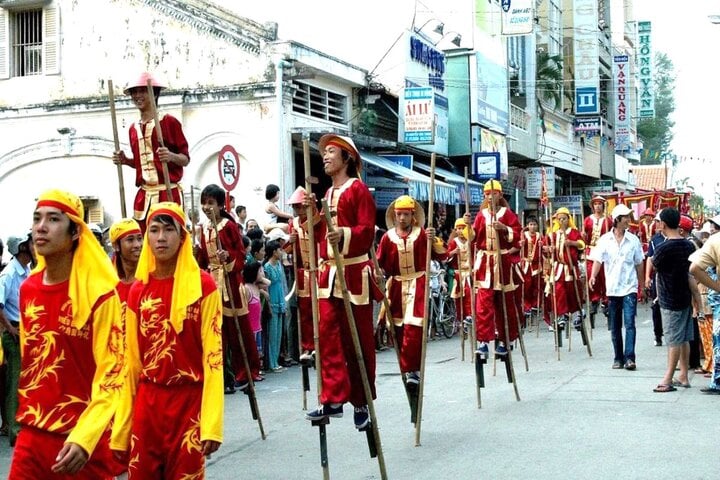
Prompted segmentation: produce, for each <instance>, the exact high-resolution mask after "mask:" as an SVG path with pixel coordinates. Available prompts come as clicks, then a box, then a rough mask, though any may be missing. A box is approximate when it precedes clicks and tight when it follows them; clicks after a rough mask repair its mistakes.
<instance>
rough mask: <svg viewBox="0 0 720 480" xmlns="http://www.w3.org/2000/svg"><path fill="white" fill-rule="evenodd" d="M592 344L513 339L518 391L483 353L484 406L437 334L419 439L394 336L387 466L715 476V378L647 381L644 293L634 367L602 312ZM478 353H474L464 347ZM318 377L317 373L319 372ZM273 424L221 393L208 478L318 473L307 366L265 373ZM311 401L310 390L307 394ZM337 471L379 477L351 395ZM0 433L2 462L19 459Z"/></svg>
mask: <svg viewBox="0 0 720 480" xmlns="http://www.w3.org/2000/svg"><path fill="white" fill-rule="evenodd" d="M593 335H594V339H593V341H592V349H593V357H592V358H589V357H588V354H587V351H586V349H585V347H583V345H582V342H581V340H580V335H579V333H578V332H575V331H573V336H572V351H571V352H568V350H567V340H566V339H565V340H564V341H563V349H562V351H561V360H560V361H558V360H557V356H556V353H555V351H554V348H553V337H552V333H550V332H548V331H547V329H546V328H545V327H543V328H542V329H541V331H540V336H539V338H537V337H536V332H535V330H534V329H532V331H529V332H526V333H525V343H526V347H527V351H528V357H529V363H530V371H529V372H526V371H525V368H524V363H523V360H522V356H521V355H520V352H519V348H518V349H516V350H515V351H514V352H515V354H514V356H513V358H514V361H515V372H516V375H517V380H518V388H519V392H520V397H521V401H520V402H517V401H516V400H515V396H514V393H513V388H512V385H511V384H509V383H507V379H506V376H505V371H504V369H503V366H502V364H501V363H500V362H498V369H497V376H496V377H492V363H491V362H490V363H489V364H488V366H486V385H487V386H486V388H485V389H483V391H482V408H481V409H478V408H477V400H476V395H475V387H474V384H475V379H474V370H473V366H472V364H471V363H470V362H469V361H467V360H466V361H465V362H462V361H460V340H459V338H458V337H457V336H456V337H454V338H452V339H450V340H447V339H442V340H435V341H431V342H430V343H429V345H428V357H427V363H426V377H427V382H426V384H425V400H424V408H423V422H422V446H420V447H415V429H414V426H413V425H412V424H411V423H410V420H409V409H408V405H407V400H406V397H405V393H404V391H403V388H402V383H401V380H400V377H399V374H398V367H397V361H396V359H395V354H394V352H393V351H392V350H387V351H384V352H380V353H378V368H377V373H378V378H377V391H378V400H377V401H376V403H375V408H376V411H377V416H378V423H379V426H380V436H381V439H382V444H383V452H384V455H385V463H386V466H387V472H388V478H390V479H413V480H415V479H418V480H419V479H433V480H437V479H457V480H460V479H476V478H477V479H479V478H489V479H505V478H527V479H552V480H556V479H558V478H560V479H565V478H568V479H575V478H583V479H607V478H623V479H670V478H692V479H711V478H712V479H714V478H717V470H718V467H720V463H718V460H717V452H718V450H717V432H716V431H715V429H716V427H717V424H718V414H717V410H718V400H719V399H718V397H716V396H708V395H704V394H702V393H700V388H701V387H703V386H705V385H706V383H707V379H705V378H702V375H693V374H692V373H691V377H690V378H691V380H690V383H691V384H692V388H689V389H684V388H678V391H676V392H671V393H654V392H653V391H652V389H653V387H655V386H656V385H657V384H658V382H659V381H660V379H661V378H662V374H663V371H664V365H665V359H666V353H667V350H666V348H665V347H655V346H653V340H654V338H653V333H652V322H651V321H650V312H649V309H648V308H647V307H645V306H641V307H640V312H639V318H638V335H637V347H636V351H637V364H638V369H637V370H636V371H626V370H612V369H611V368H610V367H611V365H612V360H613V355H612V346H611V344H610V334H609V332H608V331H607V330H606V323H605V318H604V317H602V316H601V315H599V316H598V319H597V324H596V328H595V330H594V334H593ZM469 358H470V356H469V354H468V355H466V359H469ZM311 386H312V388H313V390H314V388H315V379H314V377H312V376H311ZM257 389H258V395H259V403H260V410H261V414H262V420H263V423H264V426H265V431H266V433H267V435H268V436H267V439H266V440H265V441H263V440H261V439H260V434H259V430H258V428H257V423H255V422H253V421H252V419H251V417H250V411H249V407H248V402H247V399H246V397H245V396H244V395H241V394H240V393H239V392H238V393H236V394H234V395H226V396H225V400H226V406H225V442H224V444H223V445H222V447H221V448H220V450H219V451H218V452H217V453H216V454H215V455H213V457H212V458H211V459H210V460H209V462H208V472H207V478H208V479H218V480H220V479H239V478H252V479H254V480H280V479H283V480H284V479H292V480H295V479H297V480H300V479H313V478H318V479H320V478H322V470H321V468H320V458H319V455H320V454H319V451H320V450H319V442H318V430H317V429H315V428H312V427H311V426H310V423H309V422H307V421H306V420H304V412H302V396H301V388H300V369H299V368H298V367H293V368H290V369H288V370H287V371H286V372H284V373H279V374H268V375H266V380H265V381H264V382H261V383H258V384H257ZM314 404H315V401H314V397H313V396H312V395H311V396H309V398H308V406H309V408H312V406H314ZM327 432H328V433H327V435H328V444H329V447H328V449H329V463H330V478H332V479H348V480H366V479H367V480H369V479H379V478H380V474H379V469H378V462H377V460H376V459H371V458H369V456H368V451H367V443H366V441H365V435H364V434H359V433H357V432H356V430H355V428H354V427H353V422H352V407H350V408H348V405H346V408H345V416H344V417H343V418H340V419H332V420H331V423H330V425H329V426H328V429H327ZM11 454H12V453H11V449H10V448H9V447H8V444H7V439H6V438H4V437H3V438H0V476H1V477H3V478H4V477H5V476H7V472H8V470H9V463H10V459H11Z"/></svg>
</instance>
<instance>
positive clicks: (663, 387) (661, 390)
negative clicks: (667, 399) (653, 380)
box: [653, 383, 677, 393]
mask: <svg viewBox="0 0 720 480" xmlns="http://www.w3.org/2000/svg"><path fill="white" fill-rule="evenodd" d="M676 390H677V388H675V387H673V386H672V385H666V384H664V383H661V384H660V385H658V386H657V387H655V388H653V392H655V393H668V392H674V391H676Z"/></svg>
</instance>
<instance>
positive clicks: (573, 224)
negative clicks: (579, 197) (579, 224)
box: [552, 207, 576, 232]
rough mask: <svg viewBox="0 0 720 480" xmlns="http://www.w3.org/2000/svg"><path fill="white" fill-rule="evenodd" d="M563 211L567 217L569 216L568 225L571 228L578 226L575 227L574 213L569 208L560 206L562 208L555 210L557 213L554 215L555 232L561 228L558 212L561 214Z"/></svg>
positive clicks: (553, 228) (553, 229)
mask: <svg viewBox="0 0 720 480" xmlns="http://www.w3.org/2000/svg"><path fill="white" fill-rule="evenodd" d="M561 213H564V214H565V215H567V217H568V227H569V228H576V227H575V220H573V217H572V215H571V214H570V210H568V209H567V208H565V207H560V208H558V209H557V210H556V211H555V215H553V227H552V231H553V232H557V231H558V230H560V222H558V220H557V216H558V214H561Z"/></svg>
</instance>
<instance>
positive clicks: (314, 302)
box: [302, 135, 330, 480]
mask: <svg viewBox="0 0 720 480" xmlns="http://www.w3.org/2000/svg"><path fill="white" fill-rule="evenodd" d="M302 144H303V164H304V169H305V194H306V195H309V196H310V198H312V186H313V183H317V179H315V177H313V176H312V172H311V168H310V139H309V138H308V136H307V135H303V139H302ZM313 207H314V205H308V206H307V207H306V210H305V211H306V217H307V220H306V221H307V225H308V229H307V236H308V243H309V244H310V248H309V249H308V263H309V264H310V272H309V283H310V304H311V306H312V322H313V345H314V347H315V379H316V382H317V388H316V391H317V398H318V403H320V394H321V393H322V374H321V370H322V366H321V363H320V326H319V323H318V322H319V319H320V310H319V307H318V297H317V251H316V248H317V247H316V244H315V228H314V227H315V225H314V220H315V211H314V208H313ZM328 423H330V419H329V418H324V419H322V420H321V421H318V422H313V425H315V426H317V427H318V434H319V435H320V466H322V470H323V479H324V480H329V479H330V469H329V461H328V451H327V431H326V428H325V427H326V425H327V424H328Z"/></svg>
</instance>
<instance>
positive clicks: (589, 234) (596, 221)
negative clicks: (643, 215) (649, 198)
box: [582, 213, 612, 303]
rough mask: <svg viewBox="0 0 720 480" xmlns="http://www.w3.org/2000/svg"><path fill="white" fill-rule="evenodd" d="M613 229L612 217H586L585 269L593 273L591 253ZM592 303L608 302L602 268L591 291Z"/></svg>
mask: <svg viewBox="0 0 720 480" xmlns="http://www.w3.org/2000/svg"><path fill="white" fill-rule="evenodd" d="M611 228H612V220H610V217H608V216H606V215H605V214H602V216H599V217H598V216H597V215H596V214H594V213H593V214H592V215H588V216H587V217H585V220H584V221H583V234H582V239H583V241H584V242H585V245H586V250H585V259H586V260H585V261H586V265H585V267H586V268H587V271H588V272H590V271H592V264H593V262H592V260H589V258H590V251H591V250H592V249H593V247H594V246H595V245H597V241H598V239H599V238H600V237H601V236H603V235H604V234H605V233H607V232H609V231H610V229H611ZM588 288H589V287H588ZM583 290H584V286H583ZM590 301H591V302H593V303H598V302H605V301H606V296H605V273H604V272H603V269H602V268H601V269H600V273H599V274H598V276H597V278H596V280H595V287H594V288H592V289H590Z"/></svg>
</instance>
